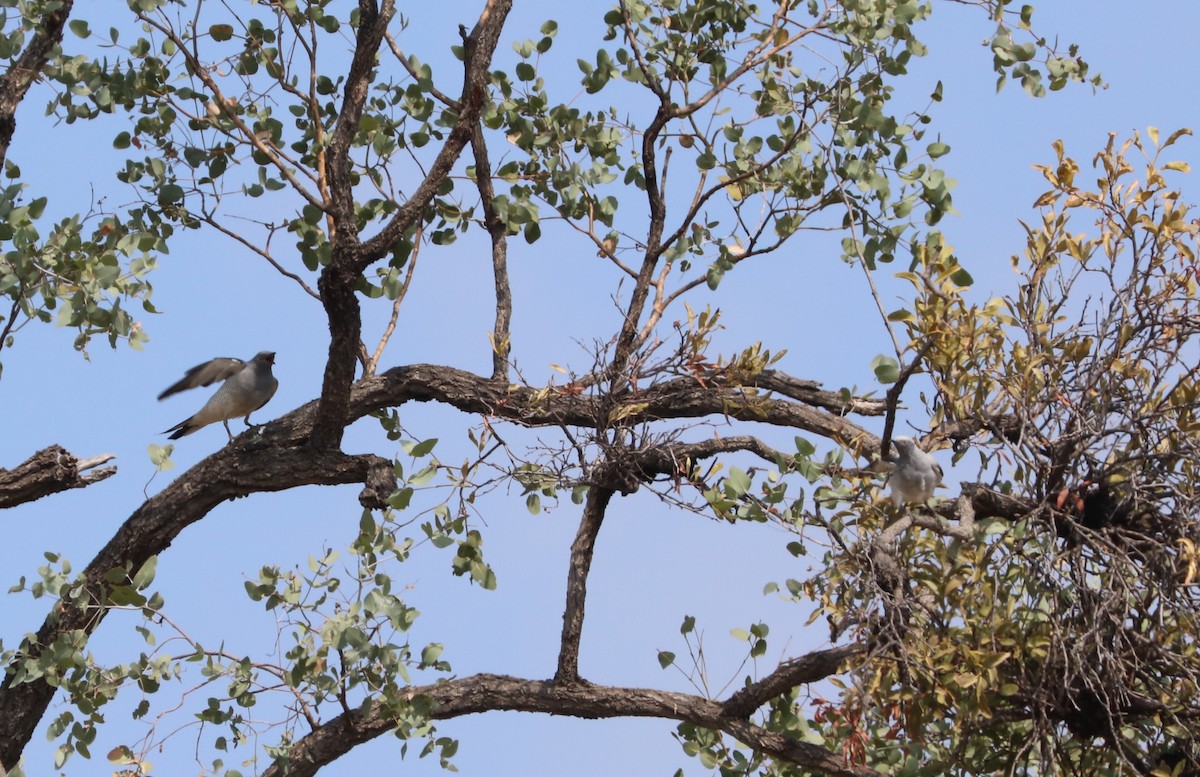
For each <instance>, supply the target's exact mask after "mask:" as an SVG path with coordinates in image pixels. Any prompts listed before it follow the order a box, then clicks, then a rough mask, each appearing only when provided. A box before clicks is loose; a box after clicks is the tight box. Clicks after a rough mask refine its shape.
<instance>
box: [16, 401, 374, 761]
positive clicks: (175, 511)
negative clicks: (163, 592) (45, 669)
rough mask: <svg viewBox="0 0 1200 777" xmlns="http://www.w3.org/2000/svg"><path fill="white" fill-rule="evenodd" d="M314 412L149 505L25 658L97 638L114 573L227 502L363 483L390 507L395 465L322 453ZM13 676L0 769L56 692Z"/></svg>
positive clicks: (283, 423)
mask: <svg viewBox="0 0 1200 777" xmlns="http://www.w3.org/2000/svg"><path fill="white" fill-rule="evenodd" d="M311 407H312V405H310V406H307V407H306V408H302V409H301V411H297V412H294V413H292V414H289V415H288V416H285V418H284V419H281V420H280V421H275V422H272V423H270V424H268V425H267V426H264V427H261V428H259V429H256V430H253V431H250V432H245V433H243V434H242V435H240V436H239V437H238V438H237V439H235V440H234V442H233V443H232V444H230V445H228V446H226V447H225V448H222V449H221V450H220V451H218V452H216V453H214V454H213V455H211V456H209V457H208V458H206V459H204V460H203V461H201V462H200V463H199V464H197V465H196V466H194V467H192V468H191V469H190V470H188V471H187V472H186V473H184V474H183V475H181V476H180V477H179V478H178V479H176V480H175V481H174V482H172V483H171V484H170V485H168V486H167V487H166V488H164V489H163V490H162V491H161V492H159V493H158V494H156V495H155V496H153V497H151V498H150V499H148V500H147V501H146V502H145V503H143V504H142V506H141V507H139V508H138V509H137V510H136V511H135V512H134V513H133V515H131V516H130V517H129V518H128V519H127V520H126V521H125V522H124V523H123V524H122V525H121V527H120V528H119V529H118V530H117V533H116V534H115V535H114V536H113V538H112V539H111V540H109V542H108V544H107V545H105V546H104V548H103V549H102V550H101V551H100V552H99V553H98V554H97V555H96V557H95V558H93V559H92V561H91V563H90V564H88V566H87V568H86V569H84V571H83V573H82V574H81V575H80V577H79V578H78V580H77V581H76V582H75V583H74V584H73V585H72V586H71V588H70V589H69V592H67V593H64V595H63V598H62V599H61V600H60V601H59V602H58V603H57V604H55V606H54V608H53V610H52V611H51V612H50V614H49V615H48V616H47V618H46V620H45V622H44V623H43V624H42V627H41V629H39V631H38V633H37V635H36V636H35V637H34V638H33V640H32V641H28V640H27V641H25V642H23V643H22V645H21V647H20V649H19V651H18V658H17V660H18V661H38V660H39V659H40V658H41V657H42V656H43V654H47V651H48V650H49V649H50V648H51V647H52V646H53V645H54V644H55V642H56V641H57V640H58V639H59V638H60V637H63V636H67V637H69V636H70V635H71V634H72V633H73V632H75V631H82V632H84V633H86V634H90V633H92V632H93V631H94V630H95V629H96V627H97V626H99V625H100V623H101V621H103V619H104V617H105V615H106V614H107V613H108V607H106V606H105V603H106V602H107V601H108V591H109V589H110V583H109V582H108V577H109V575H110V573H111V572H112V570H120V569H125V570H131V571H136V570H137V569H140V568H141V566H142V565H143V564H145V563H146V561H147V560H148V559H149V558H150V557H151V556H156V555H158V554H159V553H161V552H163V551H165V550H166V549H167V548H168V547H170V545H171V543H172V542H173V541H174V540H175V538H176V537H178V536H179V533H180V532H182V531H183V530H184V529H185V528H187V527H188V526H190V525H191V524H193V523H195V522H196V521H198V520H200V519H201V518H203V517H204V516H205V515H207V514H208V513H209V511H211V510H212V509H213V508H214V507H216V506H217V505H219V504H220V503H221V502H224V501H226V500H230V499H236V498H238V497H242V496H247V495H249V494H252V493H256V492H267V491H283V490H286V489H290V488H295V487H297V486H303V485H339V484H347V483H362V484H364V489H363V492H362V493H361V494H360V496H359V501H360V502H361V503H362V504H363V505H364V506H367V507H371V508H382V507H383V506H384V505H385V504H386V501H387V497H388V496H389V495H390V494H391V492H392V491H393V490H394V489H395V474H394V470H393V469H392V464H391V462H390V461H388V460H387V459H384V458H381V457H379V456H374V455H362V456H348V455H345V454H342V453H338V452H333V453H314V452H313V449H311V448H308V447H306V446H303V445H301V444H300V443H301V442H302V441H303V440H304V438H305V437H306V433H305V431H304V430H305V429H306V428H311V423H312V416H313V413H312V411H311ZM130 574H132V572H130ZM13 677H14V674H13V673H12V671H11V670H10V671H7V672H5V675H4V679H3V681H2V682H0V769H5V770H11V769H12V768H13V767H15V766H16V765H17V762H18V760H19V759H20V757H21V752H22V751H23V750H24V747H25V745H26V744H27V743H28V742H29V739H30V737H31V736H32V735H33V732H34V731H35V730H36V728H37V726H38V723H39V722H40V721H41V720H42V718H43V716H44V715H45V712H46V708H47V706H48V705H49V704H50V701H51V700H52V699H53V697H54V692H55V686H54V685H51V684H50V683H48V682H47V681H46V680H45V679H37V680H33V681H29V682H24V683H21V684H19V685H14V684H13Z"/></svg>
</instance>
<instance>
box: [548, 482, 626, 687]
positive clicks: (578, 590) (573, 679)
mask: <svg viewBox="0 0 1200 777" xmlns="http://www.w3.org/2000/svg"><path fill="white" fill-rule="evenodd" d="M613 493H614V491H613V489H611V488H606V487H604V486H593V487H592V488H591V489H590V490H589V491H588V494H587V502H586V503H585V504H584V506H583V518H582V519H581V520H580V522H579V531H578V532H576V534H575V541H574V542H573V543H571V566H570V570H569V571H568V572H567V604H566V607H565V608H564V610H563V629H562V643H561V645H560V647H559V652H558V669H557V670H556V671H555V673H554V679H555V681H556V682H562V683H577V682H579V681H580V677H579V642H580V639H581V638H582V636H583V610H584V605H585V604H586V602H587V577H588V572H589V571H590V570H591V568H592V555H593V553H594V552H595V550H596V535H597V534H599V533H600V524H601V523H602V522H603V521H604V511H605V510H606V509H608V503H609V501H611V500H612V497H613Z"/></svg>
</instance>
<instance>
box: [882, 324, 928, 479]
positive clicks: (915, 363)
mask: <svg viewBox="0 0 1200 777" xmlns="http://www.w3.org/2000/svg"><path fill="white" fill-rule="evenodd" d="M932 347H933V339H932V338H930V339H928V340H926V341H925V342H924V343H923V344H922V345H921V348H920V350H918V351H917V353H916V355H915V356H913V358H912V361H910V362H909V363H908V364H906V365H904V369H902V370H900V375H899V377H897V378H896V382H895V383H893V384H892V385H891V386H890V387H888V390H887V394H886V401H887V418H886V419H885V420H884V422H883V437H881V438H880V447H879V450H880V451H881V452H882V454H883V455H887V452H888V447H889V445H890V444H891V441H892V429H893V428H895V426H896V408H897V407H898V406H899V405H900V394H902V393H903V392H904V386H905V384H906V383H908V379H909V378H911V377H912V376H913V373H915V372H916V371H917V367H919V366H921V362H923V361H925V355H926V354H928V353H929V349H930V348H932Z"/></svg>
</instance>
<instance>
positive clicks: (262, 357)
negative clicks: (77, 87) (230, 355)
mask: <svg viewBox="0 0 1200 777" xmlns="http://www.w3.org/2000/svg"><path fill="white" fill-rule="evenodd" d="M254 361H256V362H258V363H259V364H274V363H275V352H274V351H259V352H258V353H257V354H256V355H255V357H254Z"/></svg>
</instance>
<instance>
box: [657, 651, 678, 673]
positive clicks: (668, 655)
mask: <svg viewBox="0 0 1200 777" xmlns="http://www.w3.org/2000/svg"><path fill="white" fill-rule="evenodd" d="M673 663H675V654H674V653H672V652H671V651H669V650H660V651H658V665H659V666H661V667H662V668H663V669H666V668H667V667H668V666H670V665H671V664H673Z"/></svg>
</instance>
